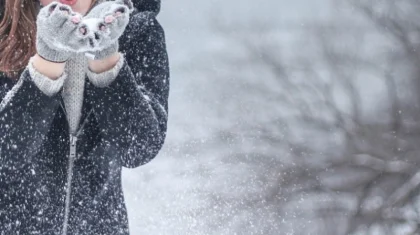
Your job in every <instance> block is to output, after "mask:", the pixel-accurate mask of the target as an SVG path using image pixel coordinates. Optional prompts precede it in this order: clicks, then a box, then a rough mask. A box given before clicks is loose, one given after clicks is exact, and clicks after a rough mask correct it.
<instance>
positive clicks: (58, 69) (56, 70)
mask: <svg viewBox="0 0 420 235" xmlns="http://www.w3.org/2000/svg"><path fill="white" fill-rule="evenodd" d="M32 63H33V66H34V68H35V69H36V70H37V71H38V72H40V73H41V74H43V75H44V76H46V77H47V78H49V79H52V80H57V79H58V78H59V77H60V76H61V75H63V73H64V67H65V66H66V63H53V62H50V61H48V60H44V59H42V58H41V57H40V56H39V55H38V54H36V55H35V56H34V58H33V61H32Z"/></svg>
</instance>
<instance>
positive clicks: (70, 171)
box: [60, 99, 93, 235]
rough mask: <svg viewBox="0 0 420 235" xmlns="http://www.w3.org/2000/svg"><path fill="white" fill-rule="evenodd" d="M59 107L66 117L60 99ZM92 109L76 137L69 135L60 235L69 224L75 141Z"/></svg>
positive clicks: (75, 152)
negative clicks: (65, 186) (68, 153)
mask: <svg viewBox="0 0 420 235" xmlns="http://www.w3.org/2000/svg"><path fill="white" fill-rule="evenodd" d="M60 105H61V107H62V108H63V110H64V113H65V115H66V117H67V111H66V109H65V107H64V105H63V100H62V99H61V102H60ZM92 111H93V110H92V109H91V110H90V111H89V113H88V115H87V116H86V118H85V120H83V123H82V125H81V126H80V128H79V130H78V131H77V133H76V135H73V134H71V133H70V136H69V137H70V155H69V160H68V168H67V184H66V185H67V188H66V200H65V209H64V221H63V230H62V235H67V230H68V224H69V216H70V202H71V183H72V178H73V168H74V160H75V159H76V157H77V139H78V136H79V135H80V133H82V130H83V127H84V126H85V124H86V123H87V120H88V118H89V116H90V114H91V113H92Z"/></svg>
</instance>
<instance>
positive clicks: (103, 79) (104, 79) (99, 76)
mask: <svg viewBox="0 0 420 235" xmlns="http://www.w3.org/2000/svg"><path fill="white" fill-rule="evenodd" d="M119 54H120V60H118V62H117V64H116V65H115V66H114V68H112V69H110V70H108V71H105V72H102V73H95V72H92V71H91V70H90V69H88V71H87V76H88V78H89V81H90V82H91V83H92V84H93V85H94V86H96V87H101V88H104V87H107V86H109V85H110V84H111V83H112V82H113V81H114V80H115V78H116V77H117V76H118V74H119V72H120V70H121V68H122V67H123V65H124V60H125V59H124V55H123V54H122V53H119Z"/></svg>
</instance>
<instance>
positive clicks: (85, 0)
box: [39, 0, 93, 15]
mask: <svg viewBox="0 0 420 235" xmlns="http://www.w3.org/2000/svg"><path fill="white" fill-rule="evenodd" d="M39 1H40V2H41V5H42V6H46V5H48V4H50V3H51V2H60V3H63V4H66V5H69V6H70V7H71V8H72V9H73V11H75V12H78V13H80V14H82V15H85V14H86V12H88V11H89V8H90V6H91V5H92V1H93V0H39Z"/></svg>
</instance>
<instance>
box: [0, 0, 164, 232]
mask: <svg viewBox="0 0 420 235" xmlns="http://www.w3.org/2000/svg"><path fill="white" fill-rule="evenodd" d="M133 2H134V5H135V7H136V9H137V10H136V11H135V12H134V14H132V16H131V20H130V23H129V25H128V26H127V29H126V31H125V33H124V35H123V36H122V37H121V38H120V40H119V42H120V51H121V52H122V53H123V54H124V55H125V62H124V65H123V67H122V69H121V70H120V72H119V74H118V75H117V77H116V79H115V81H113V82H112V83H111V84H110V85H109V86H108V87H105V88H99V87H95V86H94V85H93V84H91V83H90V82H89V80H88V79H85V90H84V97H85V98H84V101H83V108H82V117H81V124H80V126H81V127H82V128H81V129H80V130H81V131H80V132H79V133H78V136H77V138H75V137H71V136H70V135H69V130H68V123H67V120H66V111H65V109H64V107H63V100H62V98H61V96H60V92H59V93H57V94H56V95H54V96H51V97H50V96H47V95H45V94H44V93H43V92H41V91H40V90H39V89H38V87H37V86H36V85H35V84H34V82H33V81H32V80H31V76H30V74H29V72H28V70H27V69H26V70H24V71H23V72H22V74H21V76H20V79H19V80H18V81H17V82H12V81H11V80H10V79H8V78H6V77H5V76H4V75H3V76H2V75H0V97H1V99H2V100H1V104H0V190H1V193H0V234H1V235H9V234H25V235H26V234H43V235H50V234H51V235H55V234H62V229H63V226H64V225H63V223H64V221H65V217H66V216H67V219H68V232H67V234H68V235H76V234H77V235H84V234H86V235H87V234H89V235H91V234H95V235H99V234H106V235H111V234H112V235H113V234H125V235H127V234H129V229H128V219H127V211H126V206H125V203H124V196H123V192H122V185H121V170H122V167H127V168H135V167H138V166H140V165H142V164H145V163H147V162H149V161H150V160H152V159H153V158H154V157H155V156H156V155H157V153H158V152H159V150H160V149H161V147H162V145H163V143H164V140H165V135H166V129H167V112H168V93H169V66H168V58H167V52H166V45H165V37H164V32H163V29H162V27H161V26H160V24H159V23H158V21H157V20H156V18H155V17H156V15H157V13H158V12H159V8H160V0H142V1H133ZM71 158H73V159H74V160H73V161H69V159H71ZM70 164H71V165H72V166H70ZM70 167H71V169H72V174H69V169H70ZM67 182H71V184H67ZM66 199H67V200H69V205H70V210H69V213H68V214H67V215H66V214H65V205H66Z"/></svg>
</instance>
